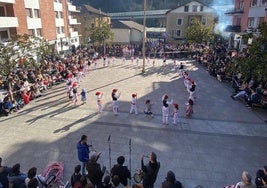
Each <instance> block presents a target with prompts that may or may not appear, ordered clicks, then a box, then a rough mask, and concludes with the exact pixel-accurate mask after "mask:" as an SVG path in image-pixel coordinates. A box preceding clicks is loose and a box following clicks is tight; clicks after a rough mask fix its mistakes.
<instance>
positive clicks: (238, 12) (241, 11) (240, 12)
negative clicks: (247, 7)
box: [225, 9, 244, 16]
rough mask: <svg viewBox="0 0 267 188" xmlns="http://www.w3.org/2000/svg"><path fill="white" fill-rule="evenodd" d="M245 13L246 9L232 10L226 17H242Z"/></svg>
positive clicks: (227, 12)
mask: <svg viewBox="0 0 267 188" xmlns="http://www.w3.org/2000/svg"><path fill="white" fill-rule="evenodd" d="M243 13H244V9H231V10H227V11H226V12H225V14H226V15H229V16H231V15H240V14H243Z"/></svg>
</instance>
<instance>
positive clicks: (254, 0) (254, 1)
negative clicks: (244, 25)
mask: <svg viewBox="0 0 267 188" xmlns="http://www.w3.org/2000/svg"><path fill="white" fill-rule="evenodd" d="M257 1H258V0H252V1H251V5H250V6H252V7H254V6H257Z"/></svg>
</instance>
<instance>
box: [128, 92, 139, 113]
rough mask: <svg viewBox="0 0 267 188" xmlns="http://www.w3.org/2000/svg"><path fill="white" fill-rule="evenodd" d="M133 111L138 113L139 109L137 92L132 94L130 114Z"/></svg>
mask: <svg viewBox="0 0 267 188" xmlns="http://www.w3.org/2000/svg"><path fill="white" fill-rule="evenodd" d="M133 112H135V115H137V114H138V111H137V93H133V94H132V101H131V109H130V114H132V113H133Z"/></svg>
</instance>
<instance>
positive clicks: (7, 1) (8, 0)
mask: <svg viewBox="0 0 267 188" xmlns="http://www.w3.org/2000/svg"><path fill="white" fill-rule="evenodd" d="M0 3H12V4H14V3H15V0H0Z"/></svg>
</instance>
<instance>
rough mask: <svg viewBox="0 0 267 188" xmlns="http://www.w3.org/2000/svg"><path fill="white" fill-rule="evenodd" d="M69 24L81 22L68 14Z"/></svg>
mask: <svg viewBox="0 0 267 188" xmlns="http://www.w3.org/2000/svg"><path fill="white" fill-rule="evenodd" d="M69 24H70V25H77V24H81V23H78V22H77V19H76V18H73V17H72V16H69Z"/></svg>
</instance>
